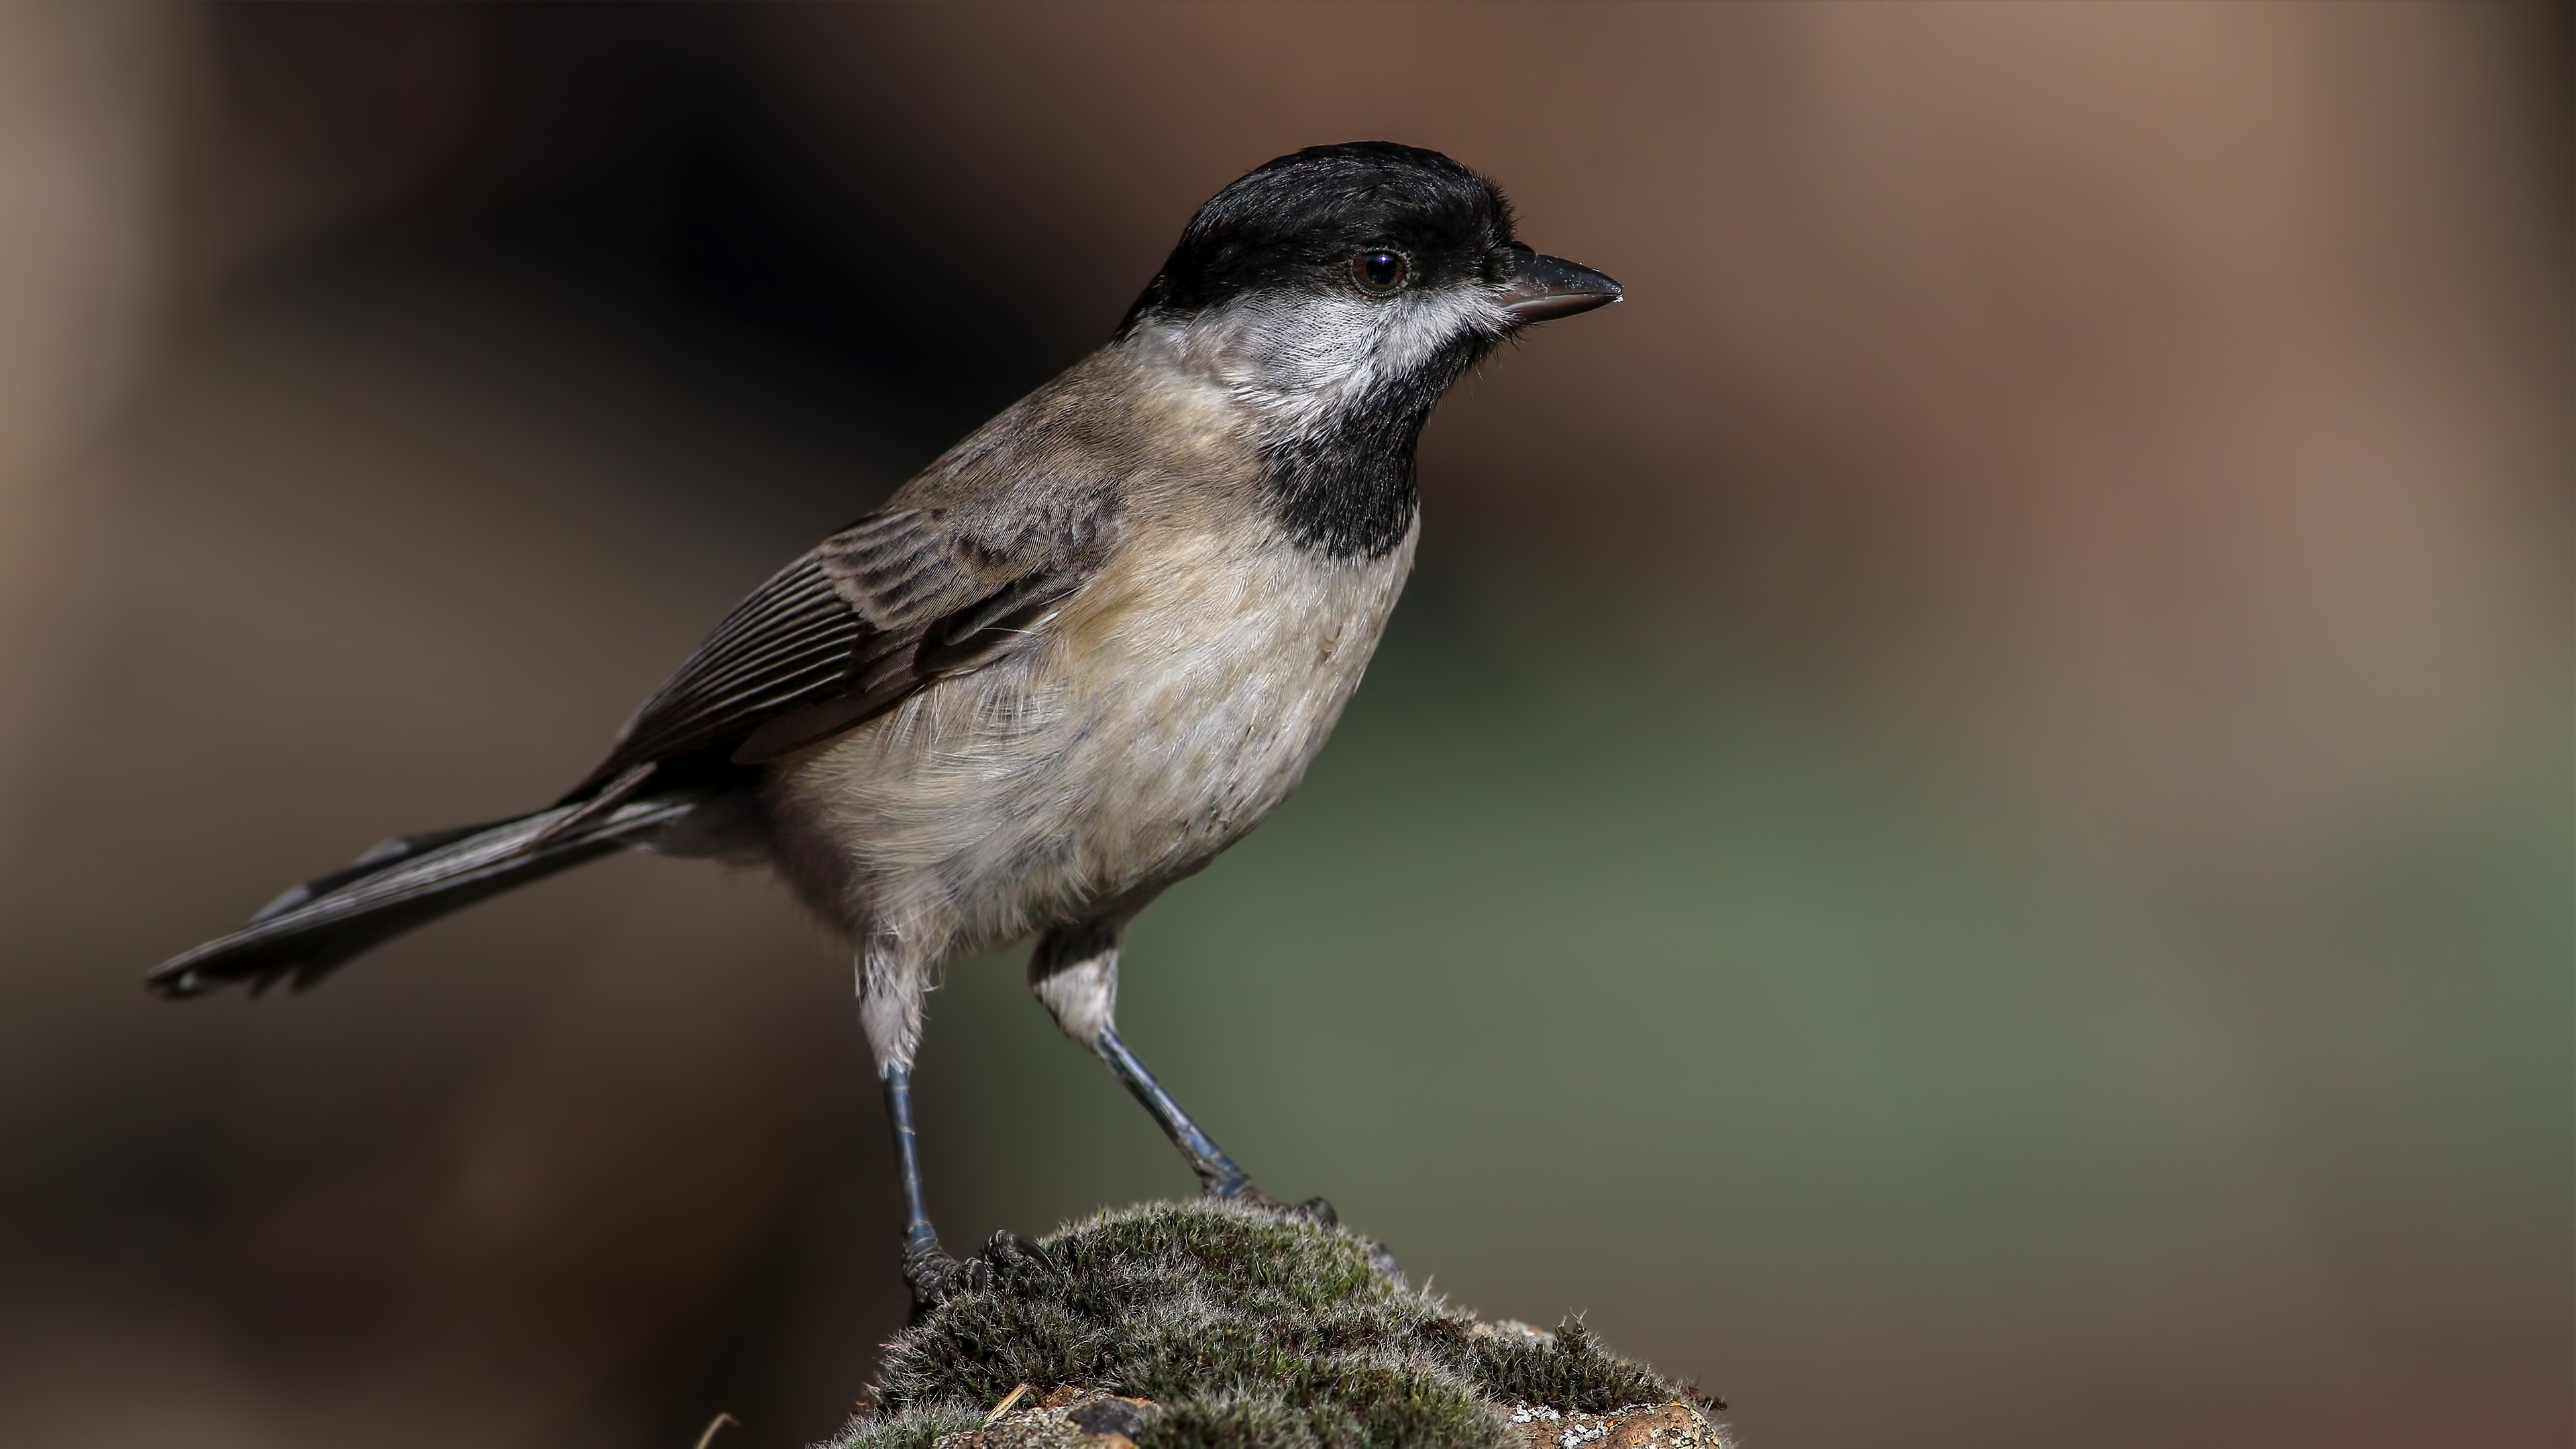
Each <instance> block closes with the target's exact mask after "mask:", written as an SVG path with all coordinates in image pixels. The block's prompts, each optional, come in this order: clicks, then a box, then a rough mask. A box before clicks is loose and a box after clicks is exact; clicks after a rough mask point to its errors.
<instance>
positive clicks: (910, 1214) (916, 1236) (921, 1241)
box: [885, 1066, 948, 1278]
mask: <svg viewBox="0 0 2576 1449" xmlns="http://www.w3.org/2000/svg"><path fill="white" fill-rule="evenodd" d="M885 1099H886V1120H887V1121H888V1122H889V1123H890V1124H892V1125H893V1127H894V1170H895V1173H896V1175H897V1176H899V1177H900V1178H901V1179H902V1180H903V1264H904V1276H905V1277H907V1278H910V1277H912V1276H914V1275H913V1273H912V1268H913V1265H915V1264H916V1263H932V1262H937V1261H939V1260H941V1259H944V1258H946V1257H947V1256H948V1255H947V1254H946V1253H944V1252H941V1251H940V1248H939V1233H938V1231H937V1230H936V1229H934V1228H932V1227H931V1226H930V1210H929V1209H928V1208H927V1207H924V1206H923V1205H922V1200H921V1148H920V1143H919V1142H918V1140H917V1139H916V1138H915V1136H914V1134H913V1130H912V1068H910V1067H894V1066H890V1067H887V1068H886V1069H885Z"/></svg>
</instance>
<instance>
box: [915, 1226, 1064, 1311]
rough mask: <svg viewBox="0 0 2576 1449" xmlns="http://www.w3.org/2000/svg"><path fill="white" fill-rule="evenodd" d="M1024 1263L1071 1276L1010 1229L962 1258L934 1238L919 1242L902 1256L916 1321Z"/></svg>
mask: <svg viewBox="0 0 2576 1449" xmlns="http://www.w3.org/2000/svg"><path fill="white" fill-rule="evenodd" d="M1022 1263H1033V1264H1035V1265H1037V1266H1038V1267H1039V1268H1042V1269H1044V1270H1045V1271H1046V1272H1048V1273H1049V1274H1051V1275H1053V1276H1055V1277H1057V1278H1070V1277H1071V1276H1072V1275H1071V1274H1069V1273H1067V1272H1066V1271H1065V1268H1064V1265H1063V1264H1061V1263H1059V1262H1057V1261H1056V1260H1055V1255H1054V1254H1052V1253H1049V1252H1048V1251H1047V1250H1046V1249H1044V1248H1042V1247H1040V1246H1038V1245H1037V1244H1036V1243H1034V1242H1031V1241H1030V1240H1029V1239H1027V1238H1024V1237H1021V1236H1020V1235H1019V1234H1017V1233H1015V1232H1012V1231H1011V1230H1010V1229H1008V1228H1004V1229H1002V1230H1001V1231H1000V1232H997V1233H995V1234H993V1236H992V1237H991V1238H990V1239H988V1240H987V1241H986V1242H985V1244H984V1246H983V1247H982V1248H980V1249H978V1250H977V1251H976V1252H975V1253H974V1255H973V1256H971V1257H967V1258H963V1259H960V1258H952V1257H950V1256H949V1255H948V1253H947V1252H946V1250H944V1249H942V1248H941V1247H940V1246H939V1242H938V1240H937V1239H935V1238H933V1239H931V1240H929V1241H928V1242H927V1243H926V1244H921V1245H916V1246H915V1247H913V1248H912V1249H911V1250H910V1251H908V1252H906V1253H905V1254H904V1256H903V1279H904V1282H905V1283H906V1284H908V1285H910V1286H911V1288H912V1317H913V1321H914V1322H916V1323H917V1322H919V1321H920V1320H921V1317H922V1315H924V1314H926V1313H928V1312H929V1311H930V1310H931V1309H933V1308H936V1307H938V1306H939V1305H940V1304H942V1303H945V1302H947V1301H948V1300H949V1299H951V1298H954V1297H956V1296H957V1295H958V1294H960V1293H981V1292H983V1291H985V1290H986V1289H988V1288H990V1287H992V1286H993V1284H994V1282H995V1281H996V1280H997V1279H999V1278H1000V1277H1001V1275H1002V1270H1003V1269H1004V1268H1006V1267H1010V1266H1013V1265H1017V1264H1022Z"/></svg>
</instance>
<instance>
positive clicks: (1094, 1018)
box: [1029, 922, 1331, 1213]
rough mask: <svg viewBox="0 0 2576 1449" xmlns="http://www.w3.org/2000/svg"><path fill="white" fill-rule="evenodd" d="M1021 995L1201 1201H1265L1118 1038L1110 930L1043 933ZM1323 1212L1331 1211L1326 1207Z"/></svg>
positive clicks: (1093, 926) (1094, 926)
mask: <svg viewBox="0 0 2576 1449" xmlns="http://www.w3.org/2000/svg"><path fill="white" fill-rule="evenodd" d="M1029 989H1030V990H1031V991H1033V992H1035V993H1037V998H1038V1000H1040V1001H1042V1002H1044V1003H1045V1004H1046V1009H1047V1010H1048V1011H1049V1012H1050V1013H1052V1014H1053V1015H1054V1017H1055V1024H1056V1025H1057V1026H1058V1027H1060V1028H1062V1029H1063V1031H1064V1034H1065V1035H1066V1036H1069V1037H1071V1038H1073V1040H1074V1041H1075V1043H1076V1044H1078V1045H1080V1046H1083V1047H1087V1048H1089V1049H1090V1050H1091V1052H1092V1053H1093V1054H1094V1055H1096V1056H1098V1057H1099V1058H1100V1059H1101V1060H1102V1061H1104V1062H1106V1063H1108V1064H1109V1070H1111V1071H1113V1072H1116V1073H1117V1074H1118V1080H1119V1081H1121V1082H1124V1083H1126V1084H1127V1090H1128V1091H1129V1092H1131V1093H1133V1094H1134V1095H1135V1098H1136V1100H1137V1101H1139V1102H1142V1103H1144V1104H1145V1110H1146V1111H1148V1112H1151V1113H1153V1114H1154V1121H1155V1124H1156V1125H1158V1126H1160V1127H1161V1128H1162V1129H1163V1135H1164V1136H1166V1137H1169V1138H1171V1139H1172V1145H1173V1146H1174V1147H1177V1148H1179V1149H1181V1155H1182V1156H1183V1157H1186V1158H1188V1159H1189V1163H1190V1170H1191V1171H1192V1172H1195V1173H1197V1174H1198V1177H1199V1190H1200V1191H1201V1192H1203V1193H1205V1194H1206V1195H1208V1196H1209V1197H1232V1198H1242V1197H1249V1198H1252V1199H1254V1200H1256V1201H1261V1202H1267V1201H1269V1199H1268V1198H1266V1197H1264V1196H1263V1195H1262V1193H1261V1190H1260V1189H1259V1188H1256V1187H1254V1186H1253V1185H1252V1179H1251V1177H1249V1176H1248V1175H1246V1174H1245V1172H1244V1170H1243V1169H1242V1168H1240V1167H1237V1166H1235V1165H1234V1159H1233V1158H1231V1157H1228V1156H1226V1155H1225V1150H1224V1149H1223V1148H1220V1147H1218V1146H1217V1145H1216V1140H1215V1139H1214V1138H1212V1137H1210V1136H1208V1135H1207V1133H1206V1132H1205V1131H1203V1130H1201V1128H1200V1127H1199V1124H1197V1123H1196V1122H1193V1121H1191V1120H1190V1114H1189V1113H1187V1112H1184V1111H1182V1110H1181V1104H1180V1103H1178V1102H1175V1101H1173V1100H1172V1094H1171V1093H1169V1092H1166V1091H1164V1090H1163V1084H1162V1083H1160V1082H1158V1081H1155V1080H1154V1074H1153V1073H1152V1072H1149V1071H1147V1070H1145V1064H1144V1063H1143V1062H1140V1061H1138V1060H1136V1054H1135V1053H1134V1052H1132V1051H1129V1050H1128V1049H1127V1043H1126V1042H1124V1041H1122V1040H1120V1039H1119V1036H1118V1026H1117V1014H1118V928H1117V926H1116V925H1114V924H1108V923H1101V922H1093V923H1090V924H1087V925H1081V926H1068V927H1064V928H1062V929H1060V930H1056V931H1053V932H1050V933H1049V934H1048V935H1047V937H1046V938H1045V939H1044V940H1042V941H1040V942H1039V943H1038V949H1037V953H1036V954H1035V955H1033V956H1031V957H1030V958H1029ZM1324 1211H1325V1212H1326V1213H1329V1212H1331V1209H1330V1208H1329V1207H1327V1208H1325V1209H1324Z"/></svg>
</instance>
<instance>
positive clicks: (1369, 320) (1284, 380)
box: [1182, 286, 1511, 436]
mask: <svg viewBox="0 0 2576 1449" xmlns="http://www.w3.org/2000/svg"><path fill="white" fill-rule="evenodd" d="M1188 330H1189V333H1190V334H1191V335H1189V336H1188V337H1186V338H1185V339H1184V340H1183V342H1182V348H1183V350H1184V351H1185V352H1188V353H1195V354H1197V355H1198V357H1199V358H1200V359H1201V361H1202V365H1204V366H1205V367H1207V368H1208V370H1209V371H1210V372H1211V373H1213V374H1214V375H1215V377H1216V379H1217V381H1218V382H1219V383H1220V384H1221V385H1223V386H1224V387H1225V389H1226V390H1227V391H1228V392H1230V393H1232V394H1233V395H1234V396H1235V398H1236V399H1237V400H1238V401H1240V402H1242V403H1243V404H1244V405H1246V406H1248V407H1250V408H1252V409H1253V410H1254V411H1256V412H1258V413H1260V414H1262V415H1263V416H1265V417H1267V418H1269V419H1271V420H1272V421H1273V422H1274V423H1278V424H1283V425H1285V431H1286V432H1287V433H1289V434H1290V435H1292V436H1293V435H1296V434H1301V433H1306V432H1310V431H1314V430H1317V429H1320V428H1322V427H1323V426H1325V425H1326V424H1327V423H1329V422H1330V421H1331V420H1332V419H1334V418H1335V417H1337V416H1339V415H1341V414H1343V413H1345V412H1348V411H1349V410H1350V409H1352V408H1354V407H1357V406H1359V405H1361V404H1363V403H1364V402H1366V401H1367V400H1368V399H1369V398H1371V397H1373V396H1376V395H1378V394H1379V393H1380V392H1381V391H1382V390H1383V389H1385V388H1386V387H1388V386H1389V385H1391V384H1393V383H1395V382H1396V381H1398V380H1400V379H1402V378H1403V377H1405V376H1406V375H1408V374H1410V373H1412V372H1413V371H1415V370H1416V369H1418V368H1420V367H1421V366H1423V365H1424V364H1425V363H1427V362H1429V361H1430V360H1431V359H1432V358H1433V357H1434V356H1435V355H1437V354H1438V353H1439V352H1440V350H1441V349H1443V348H1445V347H1448V346H1450V345H1451V344H1453V343H1455V342H1457V341H1458V340H1459V339H1461V338H1463V337H1470V336H1484V337H1489V338H1499V337H1502V336H1503V335H1504V334H1506V333H1507V332H1509V331H1510V330H1511V329H1510V322H1509V320H1508V319H1507V318H1506V317H1505V316H1504V314H1503V310H1502V307H1501V305H1500V303H1499V302H1498V301H1497V300H1496V298H1495V297H1494V296H1493V294H1492V293H1490V292H1487V291H1486V290H1485V289H1483V288H1481V287H1473V286H1468V287H1446V288H1441V289H1439V290H1436V291H1432V290H1424V291H1413V292H1407V293H1404V294H1402V295H1400V296H1397V297H1393V298H1389V299H1386V300H1383V301H1374V300H1371V299H1369V298H1365V297H1357V296H1326V297H1295V298H1280V297H1246V298H1244V299H1242V300H1240V301H1238V302H1235V303H1233V304H1232V305H1230V306H1228V307H1226V308H1224V309H1223V310H1222V311H1219V312H1218V313H1216V314H1215V315H1213V316H1210V317H1207V318H1204V319H1202V320H1200V321H1198V322H1196V323H1193V324H1192V325H1191V326H1190V328H1189V329H1188Z"/></svg>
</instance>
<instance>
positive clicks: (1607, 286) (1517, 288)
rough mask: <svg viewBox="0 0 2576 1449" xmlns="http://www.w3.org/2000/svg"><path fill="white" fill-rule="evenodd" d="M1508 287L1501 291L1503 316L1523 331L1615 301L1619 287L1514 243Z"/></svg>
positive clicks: (1588, 270)
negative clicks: (1554, 318) (1552, 318)
mask: <svg viewBox="0 0 2576 1449" xmlns="http://www.w3.org/2000/svg"><path fill="white" fill-rule="evenodd" d="M1511 250H1512V280H1511V285H1510V286H1508V287H1506V288H1504V289H1503V315H1504V316H1506V317H1509V318H1511V319H1512V325H1513V326H1516V327H1527V326H1528V325H1530V324H1531V323H1533V322H1545V321H1547V320H1548V319H1549V318H1551V317H1571V316H1573V315H1574V314H1575V313H1577V312H1589V311H1591V310H1592V309H1593V308H1595V307H1607V306H1609V305H1610V304H1611V303H1613V302H1616V301H1618V300H1619V298H1620V296H1621V295H1622V293H1621V292H1620V290H1619V284H1618V283H1617V282H1614V281H1612V280H1610V279H1609V278H1608V277H1605V276H1603V275H1601V274H1600V273H1599V272H1596V271H1594V270H1592V269H1591V268H1590V267H1587V266H1583V265H1581V264H1580V263H1576V262H1569V261H1567V260H1566V259H1565V258H1563V257H1551V256H1548V255H1546V254H1544V253H1541V252H1534V251H1531V250H1530V249H1529V248H1528V247H1525V246H1522V245H1520V244H1518V243H1514V244H1513V246H1512V249H1511Z"/></svg>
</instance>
